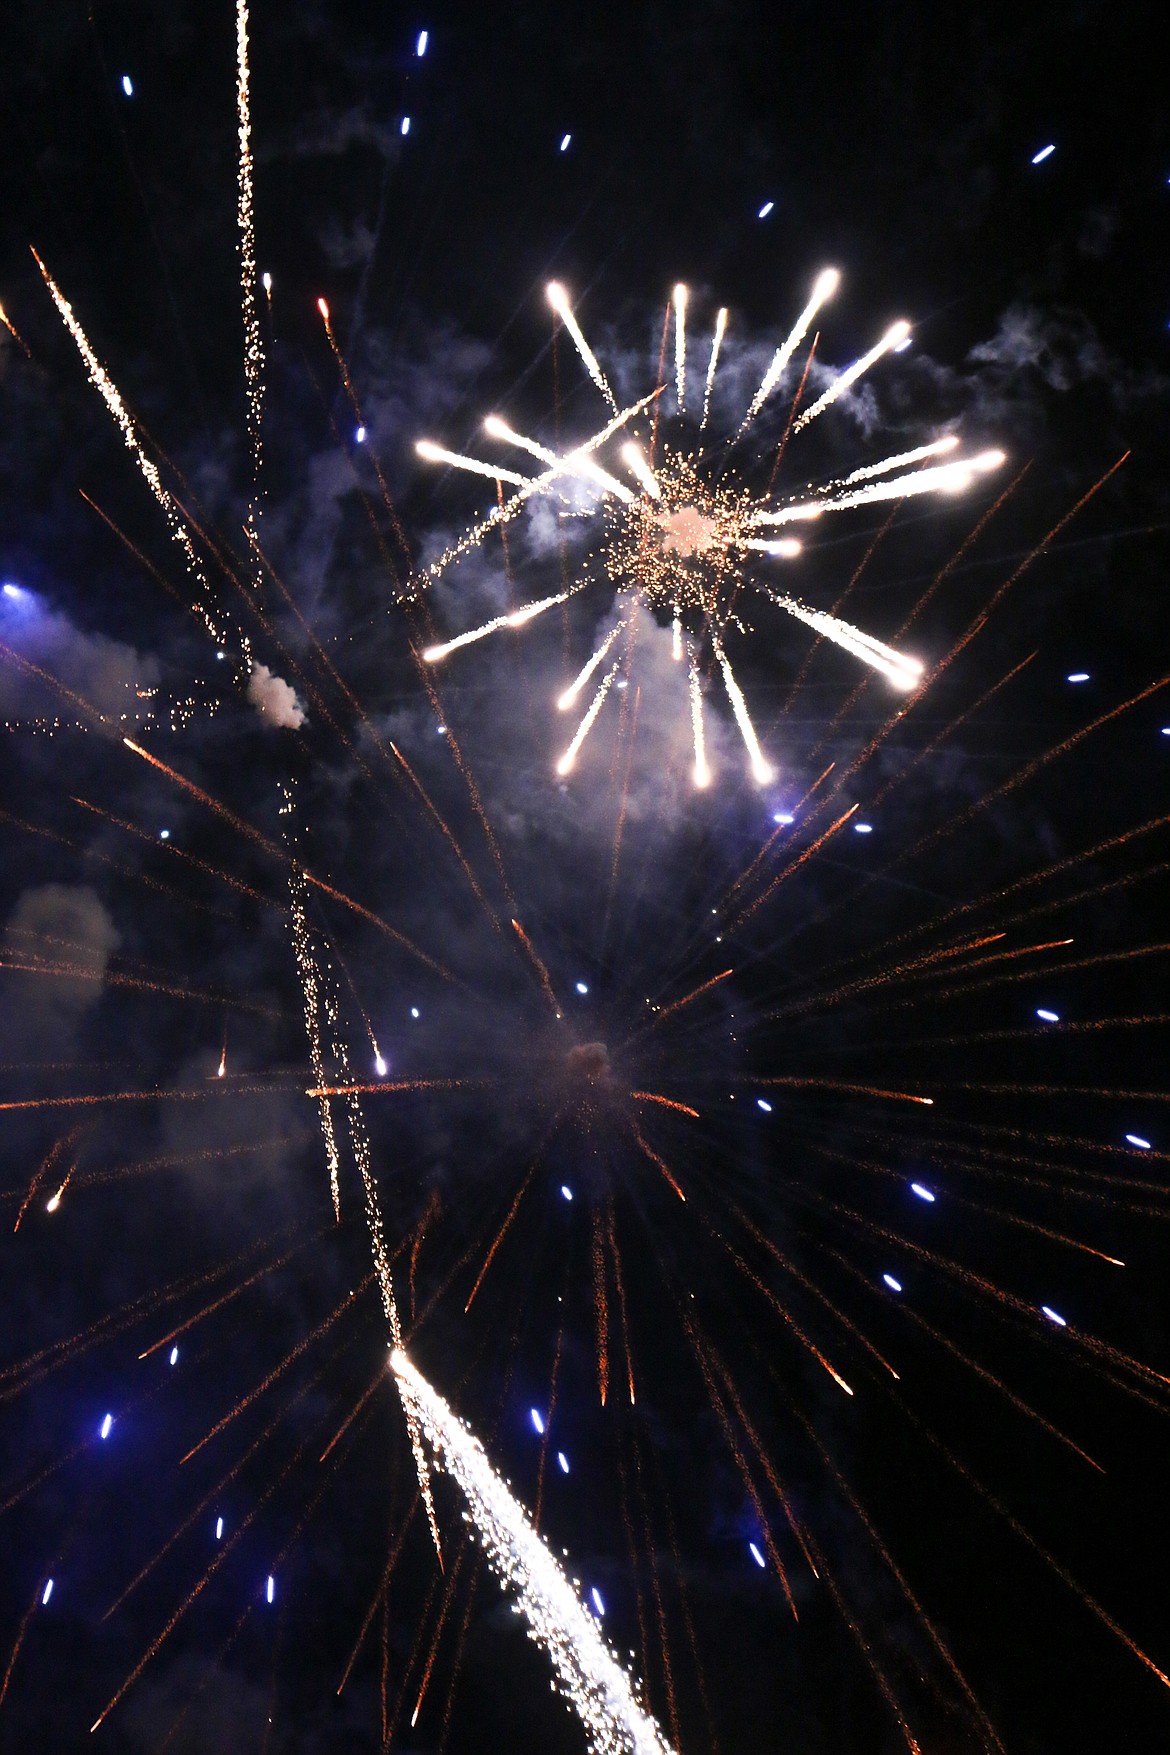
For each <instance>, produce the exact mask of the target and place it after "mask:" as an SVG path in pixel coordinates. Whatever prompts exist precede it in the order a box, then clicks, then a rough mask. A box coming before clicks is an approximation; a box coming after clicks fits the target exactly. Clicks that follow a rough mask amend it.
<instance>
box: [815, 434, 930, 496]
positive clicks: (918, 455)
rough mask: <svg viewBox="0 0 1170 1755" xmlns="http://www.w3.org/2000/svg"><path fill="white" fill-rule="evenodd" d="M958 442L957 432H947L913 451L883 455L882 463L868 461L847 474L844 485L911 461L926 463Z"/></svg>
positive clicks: (864, 479) (886, 473)
mask: <svg viewBox="0 0 1170 1755" xmlns="http://www.w3.org/2000/svg"><path fill="white" fill-rule="evenodd" d="M958 443H959V437H958V434H957V433H947V434H946V435H945V436H944V437H943V438H941V439H934V440H933V441H932V442H931V443H930V444H929V445H918V446H916V447H915V448H914V450H913V451H900V452H899V453H898V455H897V456H896V457H883V458H882V460H881V462H880V463H867V464H866V465H865V466H864V467H863V468H862V469H855V470H854V471H853V472H852V474H851V475H847V476H846V477H845V480H844V482H843V484H842V485H843V486H844V487H852V486H853V484H854V482H858V481H869V480H871V479H872V477H874V476H875V475H888V474H889V472H890V470H891V469H902V468H904V467H906V466H908V465H909V464H911V463H924V462H925V461H926V459H927V458H928V457H939V456H941V455H942V453H943V452H945V451H953V450H954V448H955V446H956V445H957V444H958ZM835 485H836V484H835V483H832V484H830V486H835Z"/></svg>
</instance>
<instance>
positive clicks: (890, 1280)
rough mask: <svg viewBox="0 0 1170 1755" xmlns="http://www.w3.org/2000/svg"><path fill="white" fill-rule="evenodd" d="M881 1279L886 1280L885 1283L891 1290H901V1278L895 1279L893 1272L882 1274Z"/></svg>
mask: <svg viewBox="0 0 1170 1755" xmlns="http://www.w3.org/2000/svg"><path fill="white" fill-rule="evenodd" d="M882 1279H883V1280H884V1281H885V1282H886V1285H887V1286H888V1287H889V1288H890V1291H891V1292H900V1291H901V1290H902V1282H901V1280H896V1279H895V1278H894V1276H893V1274H883V1275H882Z"/></svg>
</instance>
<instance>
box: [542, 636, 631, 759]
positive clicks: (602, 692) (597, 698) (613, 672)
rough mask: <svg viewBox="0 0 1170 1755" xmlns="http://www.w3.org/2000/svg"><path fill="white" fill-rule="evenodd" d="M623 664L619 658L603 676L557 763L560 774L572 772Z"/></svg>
mask: <svg viewBox="0 0 1170 1755" xmlns="http://www.w3.org/2000/svg"><path fill="white" fill-rule="evenodd" d="M621 664H622V661H621V659H620V658H619V659H617V660H616V662H615V663H614V664H612V665H611V666H610V668H609V670H608V671H607V672H606V674H605V676H604V677H603V678H602V680H601V683H600V684H599V686H598V690H597V693H596V694H595V695H594V697H593V699H592V701H590V703H589V709H588V711H587V713H586V714H585V717H584V719H582V721H581V723H580V725H578V727H577V729H576V731H575V732H574V733H573V741H572V743H571V744H570V745H569V747H568V749H567V750H566V751H565V753H564V755H563V756H562V757H561V759H560V761H559V762H558V763H557V773H558V774H562V775H564V774H568V773H570V772H571V770H572V767H573V763H574V762H575V761H576V760H577V752H578V750H579V749H580V748H581V745H582V744H583V743H584V742H585V739H586V738H587V737H588V736H589V733H590V732H591V731H592V730H593V721H594V720H595V719H596V718H597V715H598V714H599V713H600V712H601V709H602V707H603V706H604V704H605V697H606V695H608V693H609V691H610V688H611V687H612V686H613V680H614V678H615V677H616V676H617V673H618V671H619V670H620V669H621Z"/></svg>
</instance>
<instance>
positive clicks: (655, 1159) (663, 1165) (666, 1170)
mask: <svg viewBox="0 0 1170 1755" xmlns="http://www.w3.org/2000/svg"><path fill="white" fill-rule="evenodd" d="M633 1134H634V1138H635V1139H636V1140H637V1142H638V1144H639V1146H640V1147H641V1149H642V1151H643V1152H644V1153H645V1155H646V1157H648V1158H649V1160H650V1162H651V1163H652V1164H657V1166H658V1168H659V1169H660V1170H661V1172H662V1174H663V1175H664V1176H665V1178H666V1180H667V1181H668V1182H669V1183H670V1186H671V1187H672V1188H673V1189H674V1192H675V1194H677V1195H678V1198H679V1200H681V1201H683V1202H684V1203H685V1202H686V1198H687V1197H686V1195H685V1194H684V1193H683V1191H682V1189H681V1188H680V1187H679V1185H678V1183H677V1182H676V1181H675V1179H674V1177H673V1175H672V1174H671V1170H670V1166H669V1164H668V1163H667V1162H666V1160H665V1158H660V1157H659V1156H658V1153H657V1152H656V1151H655V1150H654V1148H653V1146H650V1145H648V1144H647V1142H646V1141H645V1139H643V1137H642V1134H641V1132H640V1130H639V1128H638V1126H637V1124H636V1123H635V1124H634V1126H633Z"/></svg>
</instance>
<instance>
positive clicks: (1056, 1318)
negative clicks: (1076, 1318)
mask: <svg viewBox="0 0 1170 1755" xmlns="http://www.w3.org/2000/svg"><path fill="white" fill-rule="evenodd" d="M1040 1308H1041V1310H1042V1311H1043V1312H1044V1315H1045V1316H1046V1317H1047V1318H1048V1320H1049V1322H1054V1323H1055V1324H1056V1326H1057V1328H1067V1327H1068V1323H1067V1322H1066V1321H1065V1320H1064V1317H1063V1316H1060V1315H1058V1314H1057V1312H1056V1311H1055V1310H1053V1308H1052V1306H1051V1305H1050V1304H1042V1305H1041V1306H1040Z"/></svg>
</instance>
